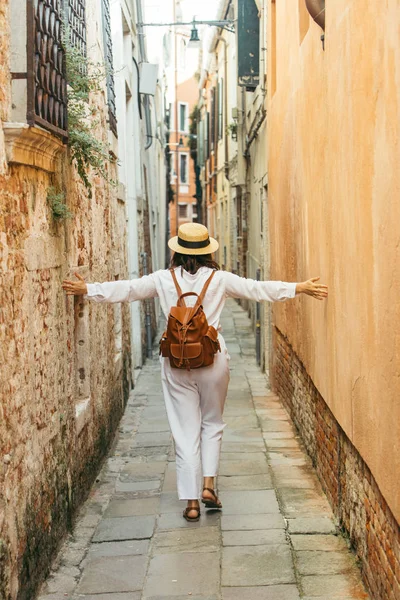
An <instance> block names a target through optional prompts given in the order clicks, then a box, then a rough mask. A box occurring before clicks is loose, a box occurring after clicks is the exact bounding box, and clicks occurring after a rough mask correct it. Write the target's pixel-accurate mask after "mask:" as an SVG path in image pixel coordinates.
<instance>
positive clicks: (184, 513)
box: [183, 506, 201, 522]
mask: <svg viewBox="0 0 400 600" xmlns="http://www.w3.org/2000/svg"><path fill="white" fill-rule="evenodd" d="M192 510H195V511H196V512H197V517H189V513H190V511H192ZM200 514H201V513H200V507H197V506H187V507H186V508H185V510H184V511H183V518H184V519H186V521H189V522H195V521H199V519H200Z"/></svg>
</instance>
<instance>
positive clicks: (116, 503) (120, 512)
mask: <svg viewBox="0 0 400 600" xmlns="http://www.w3.org/2000/svg"><path fill="white" fill-rule="evenodd" d="M159 505H160V499H159V498H158V497H152V498H126V499H125V498H124V499H122V498H121V499H117V500H111V502H110V504H109V505H108V508H107V510H106V512H105V513H104V517H105V518H107V517H132V516H139V515H141V516H143V515H155V514H157V513H158V509H159Z"/></svg>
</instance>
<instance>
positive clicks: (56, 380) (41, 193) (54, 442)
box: [0, 2, 131, 600]
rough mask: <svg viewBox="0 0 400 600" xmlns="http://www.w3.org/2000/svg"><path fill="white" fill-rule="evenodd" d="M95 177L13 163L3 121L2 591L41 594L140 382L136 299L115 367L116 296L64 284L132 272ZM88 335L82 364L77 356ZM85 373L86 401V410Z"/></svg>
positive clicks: (4, 76) (62, 167)
mask: <svg viewBox="0 0 400 600" xmlns="http://www.w3.org/2000/svg"><path fill="white" fill-rule="evenodd" d="M0 28H1V31H2V33H3V34H4V35H2V36H1V37H0V65H1V67H0V90H1V92H0V116H1V119H2V121H4V120H6V119H8V118H9V115H10V105H9V102H10V93H9V90H10V73H9V70H8V68H7V65H8V64H9V44H8V42H7V41H6V40H7V31H8V16H7V2H2V3H1V7H0ZM94 102H95V103H96V104H97V105H98V114H97V118H100V124H99V125H98V128H97V131H99V132H101V135H102V136H103V139H107V135H108V128H107V125H106V111H105V107H104V95H103V94H102V93H100V94H99V95H98V97H96V98H94ZM111 168H112V169H114V167H111ZM111 175H113V176H114V177H115V173H111ZM91 179H92V183H93V198H92V199H91V200H89V199H88V197H87V194H86V191H85V190H84V189H83V187H82V185H81V184H80V183H79V181H77V179H76V176H75V173H74V171H73V169H72V168H71V166H70V164H69V160H68V156H67V154H66V153H64V154H62V156H61V157H60V159H59V164H58V167H57V170H56V173H55V174H50V173H48V172H45V171H43V170H41V169H40V168H32V167H29V166H22V165H7V163H6V160H5V146H4V140H3V135H2V128H1V126H0V190H1V201H0V297H1V303H0V364H1V369H0V390H1V392H0V598H1V599H2V600H3V599H4V600H11V599H15V598H18V599H32V598H33V597H34V595H35V590H36V588H37V586H38V585H39V584H40V582H41V580H42V579H43V577H44V576H45V574H46V573H47V571H48V569H49V566H50V563H51V559H52V557H53V556H54V554H55V552H56V550H57V548H58V546H59V544H60V541H61V540H62V538H63V536H64V535H65V533H66V531H67V530H68V529H69V528H70V527H71V523H72V522H73V519H74V514H75V512H76V509H77V507H78V506H79V505H80V504H81V502H82V501H83V500H84V498H85V496H86V495H87V493H88V490H89V488H90V485H91V483H92V481H93V479H94V477H95V475H96V472H97V469H98V466H99V463H100V461H101V460H102V458H103V456H104V454H105V452H106V451H107V447H108V445H109V444H110V442H111V440H112V438H113V433H114V431H115V428H116V426H117V424H118V421H119V419H120V416H121V414H122V411H123V407H124V403H125V401H126V399H127V396H128V393H129V389H130V387H131V381H130V348H129V309H128V306H123V307H122V309H121V311H122V353H121V354H122V357H121V362H122V368H116V360H115V358H116V339H115V338H116V336H115V331H114V327H115V323H116V319H115V312H114V307H113V306H104V305H95V304H90V303H89V302H85V303H84V308H83V309H81V308H80V306H79V305H77V301H76V300H75V299H74V298H71V297H70V298H67V297H66V296H65V295H64V293H63V291H62V289H61V282H62V280H63V279H64V277H66V276H72V274H73V272H74V271H75V270H76V268H79V269H80V271H81V272H82V273H83V274H85V276H86V277H87V280H88V281H93V280H100V281H101V280H107V279H108V280H109V279H114V278H115V277H116V276H119V277H120V278H124V277H126V273H127V267H126V248H125V207H124V206H123V204H122V203H118V201H117V199H116V190H115V189H114V188H112V187H110V186H109V185H107V184H105V183H104V181H103V180H101V179H99V178H96V177H92V178H91ZM54 184H56V185H59V186H61V187H63V188H64V189H65V190H66V202H67V204H68V207H69V209H70V210H71V211H72V212H73V213H74V217H73V218H72V219H71V220H69V221H65V222H61V223H56V222H55V221H54V219H53V217H52V213H51V210H50V208H49V205H48V202H47V192H48V189H49V186H51V185H54ZM81 313H82V314H81ZM81 319H83V321H84V322H83V325H82V323H80V324H79V327H80V332H81V333H80V335H79V337H77V324H78V321H80V320H81ZM82 327H83V329H82ZM80 344H83V348H84V352H85V354H86V362H85V365H86V366H85V368H83V367H82V365H80V364H79V360H78V357H77V347H79V346H80ZM82 378H85V379H86V388H87V390H88V398H87V400H88V402H87V405H86V408H84V409H82V410H81V412H80V414H79V416H78V418H77V416H76V409H77V406H78V402H79V401H80V400H82V398H80V397H79V394H78V389H79V385H80V383H81V382H82Z"/></svg>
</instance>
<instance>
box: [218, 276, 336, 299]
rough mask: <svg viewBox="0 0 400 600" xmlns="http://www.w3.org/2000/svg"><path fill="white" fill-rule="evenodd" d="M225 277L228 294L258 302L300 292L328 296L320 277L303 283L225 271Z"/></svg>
mask: <svg viewBox="0 0 400 600" xmlns="http://www.w3.org/2000/svg"><path fill="white" fill-rule="evenodd" d="M224 279H225V291H226V295H227V296H228V297H230V298H246V299H247V300H256V301H257V302H261V301H263V300H266V301H269V302H281V301H283V300H288V299H290V298H294V297H295V296H296V295H298V294H307V295H308V296H312V297H313V298H316V299H317V300H324V298H326V297H327V296H328V288H327V286H326V285H323V284H319V283H318V281H319V277H313V278H312V279H309V280H308V281H304V282H302V283H288V282H285V281H256V280H255V279H246V278H244V277H239V276H238V275H234V274H233V273H229V272H224Z"/></svg>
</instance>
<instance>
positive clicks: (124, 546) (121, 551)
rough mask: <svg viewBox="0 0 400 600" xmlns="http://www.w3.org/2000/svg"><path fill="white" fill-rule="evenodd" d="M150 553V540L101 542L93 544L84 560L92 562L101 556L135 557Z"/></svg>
mask: <svg viewBox="0 0 400 600" xmlns="http://www.w3.org/2000/svg"><path fill="white" fill-rule="evenodd" d="M148 551H149V541H148V540H124V541H123V542H101V543H98V544H91V545H90V547H89V550H88V554H87V556H86V558H85V560H84V562H85V561H86V560H92V559H93V558H99V557H101V556H133V555H135V554H147V553H148Z"/></svg>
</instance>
